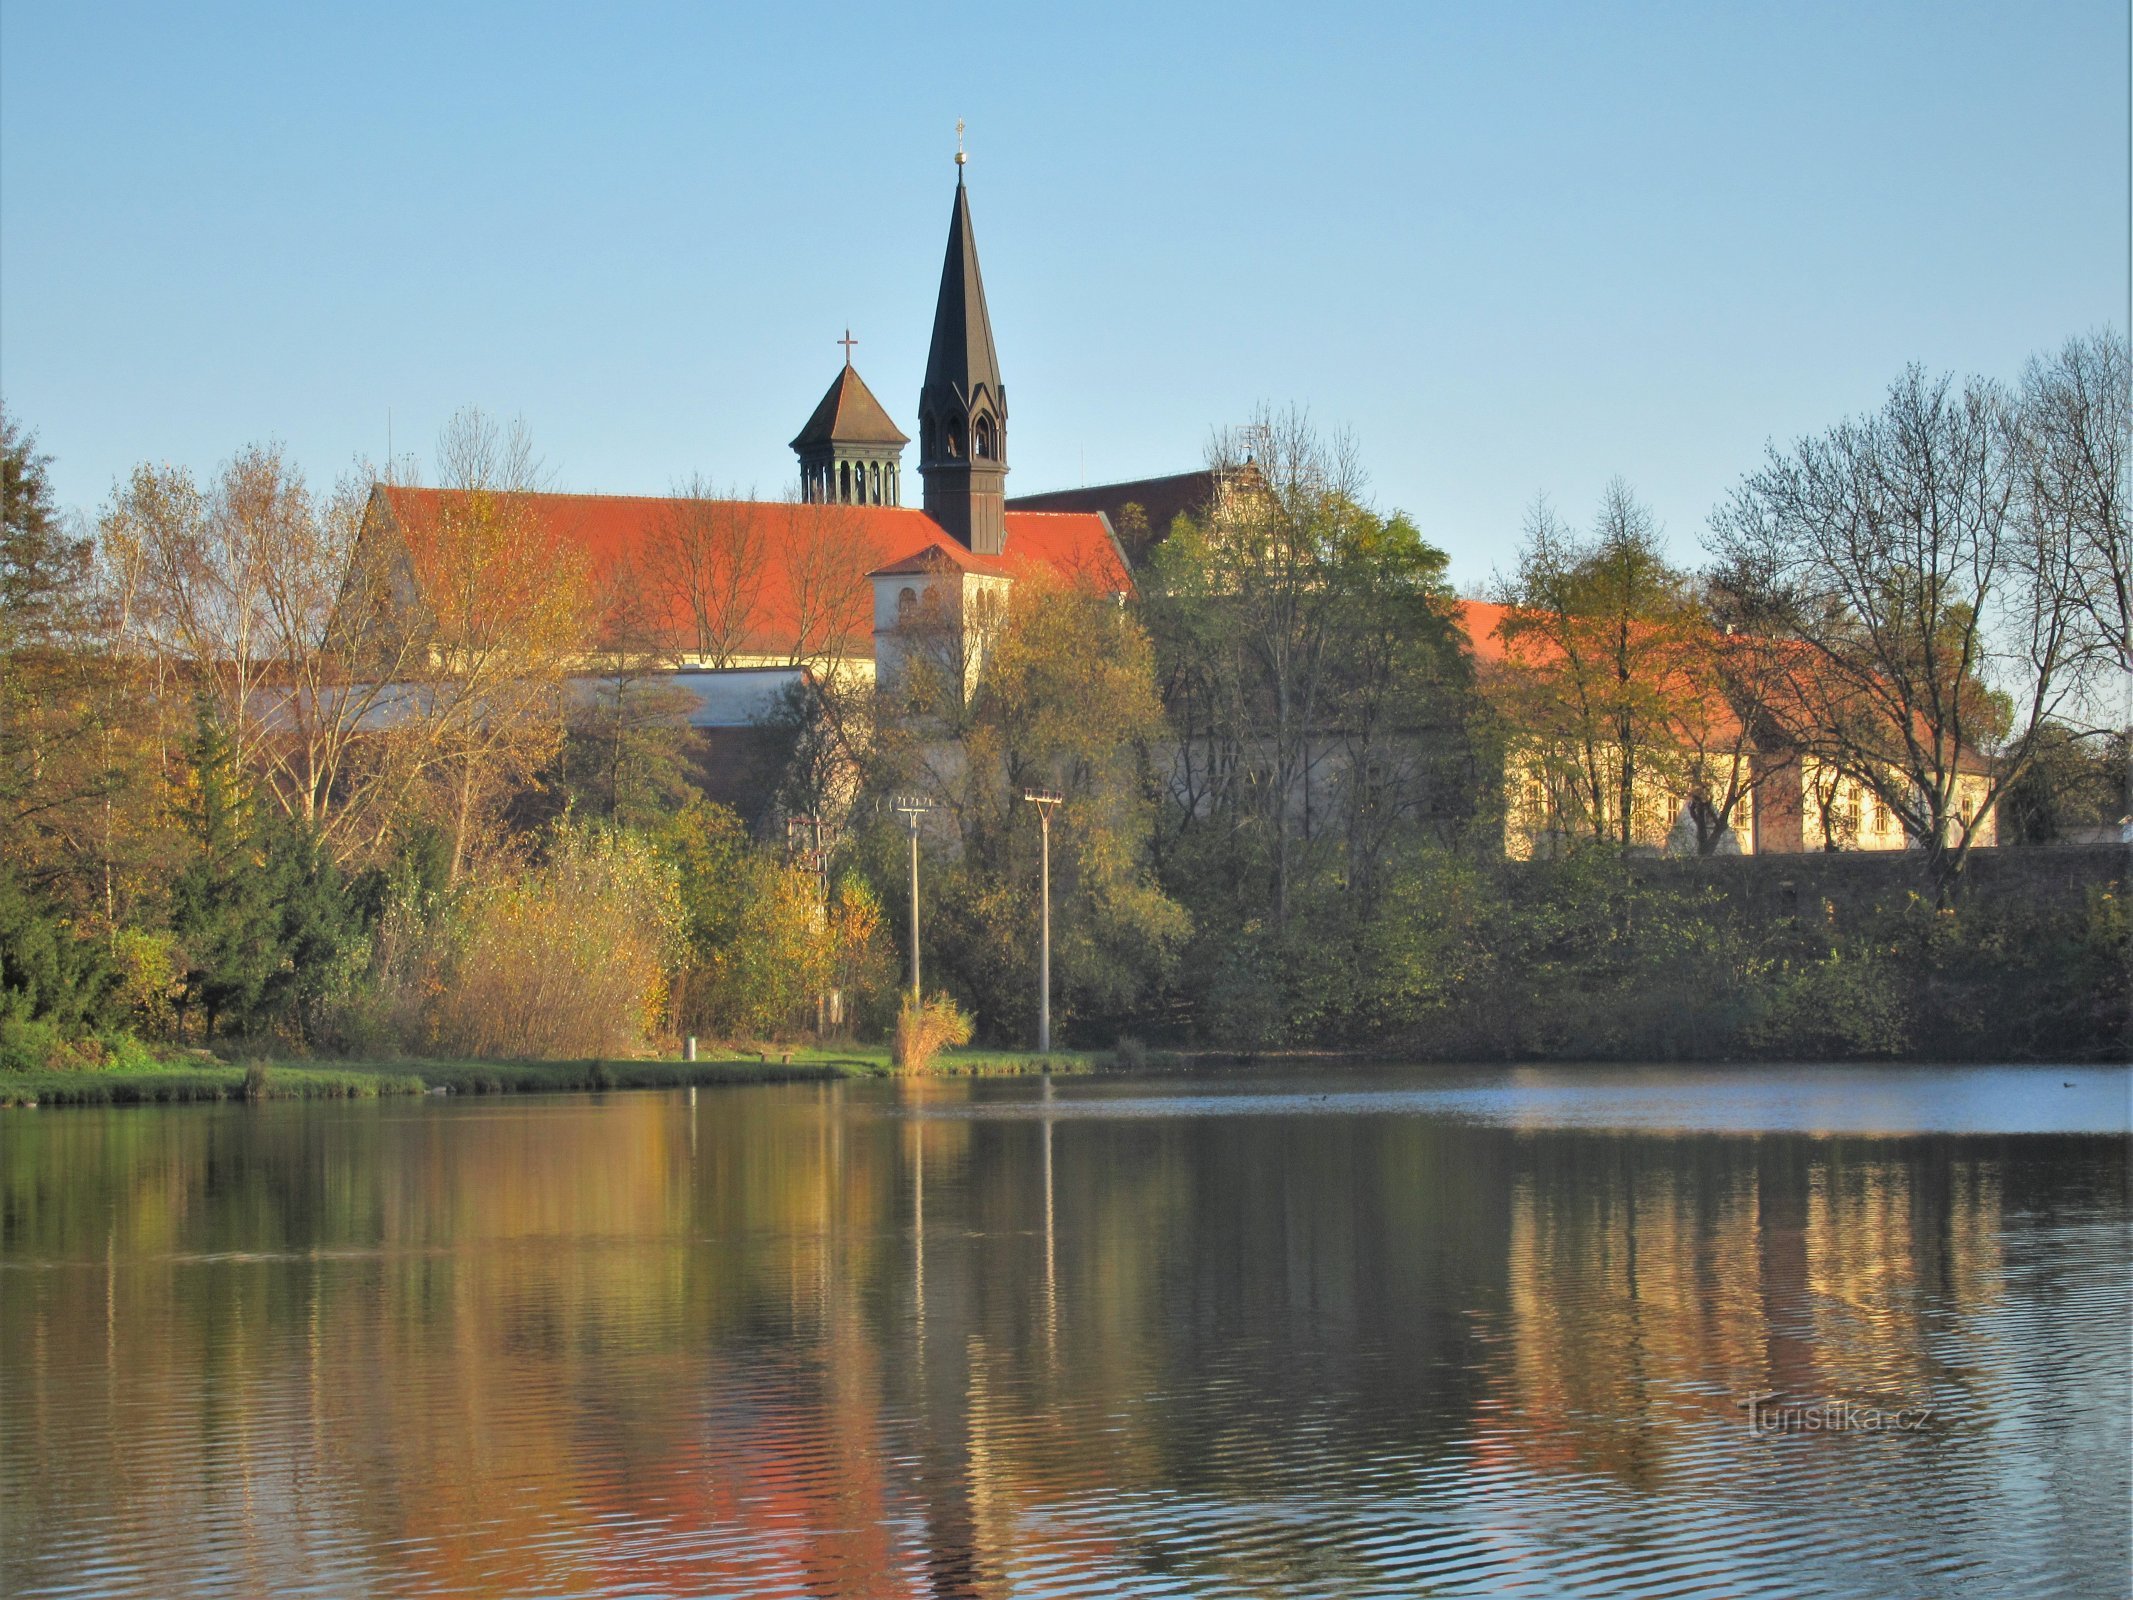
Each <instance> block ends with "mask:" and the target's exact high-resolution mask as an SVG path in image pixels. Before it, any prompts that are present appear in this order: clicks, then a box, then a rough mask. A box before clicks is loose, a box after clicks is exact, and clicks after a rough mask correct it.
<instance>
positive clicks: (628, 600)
mask: <svg viewBox="0 0 2133 1600" xmlns="http://www.w3.org/2000/svg"><path fill="white" fill-rule="evenodd" d="M648 598H649V597H648V595H647V593H646V590H645V588H644V586H643V585H642V584H640V583H639V582H638V581H637V578H636V575H635V573H634V572H632V571H631V570H630V569H629V568H628V567H624V568H622V569H620V570H618V571H617V572H616V573H614V574H613V575H612V576H611V577H610V579H609V580H608V582H607V583H606V584H605V585H604V586H603V589H602V599H601V602H600V604H599V608H598V609H599V611H600V613H601V615H602V616H603V617H604V618H605V621H604V622H603V624H602V625H601V629H600V634H601V643H602V645H603V648H602V649H601V650H600V651H599V652H598V666H599V670H598V671H597V672H585V671H580V672H579V673H577V674H576V675H575V676H574V678H573V681H572V682H571V683H570V685H569V687H568V691H567V696H568V698H567V704H566V709H565V715H564V737H563V747H562V759H561V772H560V778H561V782H560V787H561V788H562V790H563V791H564V793H565V795H566V796H567V797H568V800H569V803H570V804H571V805H572V806H574V807H575V808H576V809H577V810H578V811H579V812H581V813H582V814H584V815H587V816H593V817H601V818H605V819H607V820H609V821H613V822H619V823H621V824H622V825H624V826H626V827H642V826H648V825H649V824H651V823H652V822H653V821H655V820H656V819H657V818H658V817H660V816H662V815H664V814H665V813H666V812H668V811H670V810H672V809H673V808H674V806H675V805H677V804H678V803H680V801H681V800H682V798H683V797H684V796H685V795H686V794H687V793H688V790H689V775H690V771H691V768H692V766H693V764H694V762H695V760H696V758H697V757H698V756H699V755H700V753H701V749H702V744H703V741H702V738H701V736H700V735H698V734H697V732H696V730H695V729H694V728H692V727H691V726H690V724H689V713H690V711H691V710H692V709H693V708H694V706H695V704H696V701H695V697H694V696H692V695H691V694H690V693H689V692H688V690H686V689H684V688H681V687H680V686H679V685H677V684H676V683H675V682H674V681H673V679H672V677H671V676H670V674H669V672H668V670H667V666H666V661H665V659H664V658H663V653H662V652H661V650H660V648H659V637H658V630H657V628H656V626H655V624H654V622H653V620H652V618H651V617H650V615H649V614H648V610H649V607H648V604H647V601H648Z"/></svg>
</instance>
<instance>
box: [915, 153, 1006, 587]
mask: <svg viewBox="0 0 2133 1600" xmlns="http://www.w3.org/2000/svg"><path fill="white" fill-rule="evenodd" d="M955 159H956V170H955V210H954V211H953V213H952V214H951V215H950V217H949V219H948V256H947V259H946V260H945V261H944V262H943V263H942V264H941V292H940V297H939V299H938V300H937V301H936V302H935V303H934V308H933V343H932V346H931V347H930V348H929V349H928V351H927V353H926V381H925V384H924V385H923V386H922V387H921V388H920V390H919V392H918V472H919V476H920V477H921V478H923V479H924V480H925V485H926V496H925V506H926V515H927V516H929V517H931V518H933V520H934V521H935V522H938V523H939V524H940V525H941V526H942V527H943V528H945V529H947V530H948V532H949V533H951V534H953V535H954V536H955V538H956V539H957V540H958V541H959V542H960V543H961V544H962V545H963V546H964V547H965V548H967V549H970V550H974V551H976V552H977V553H978V554H980V555H989V556H996V555H999V554H1000V553H1001V552H1002V551H1004V550H1005V549H1006V548H1007V525H1006V520H1005V513H1006V494H1007V391H1006V390H1005V389H1004V388H1003V387H1001V384H1000V358H999V357H998V356H997V355H995V354H994V353H993V347H992V319H991V317H990V316H989V315H987V313H986V310H985V280H984V278H983V276H981V275H980V273H979V272H978V244H977V239H976V236H975V235H973V234H972V232H971V231H970V195H969V192H968V191H967V190H966V189H965V188H964V187H963V154H962V152H961V151H960V150H959V151H957V152H956V158H955Z"/></svg>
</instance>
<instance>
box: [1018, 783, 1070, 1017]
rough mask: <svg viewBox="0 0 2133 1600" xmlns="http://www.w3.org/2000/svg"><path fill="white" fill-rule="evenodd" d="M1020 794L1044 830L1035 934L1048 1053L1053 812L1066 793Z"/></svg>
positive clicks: (1031, 791)
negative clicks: (1035, 809) (1040, 908)
mask: <svg viewBox="0 0 2133 1600" xmlns="http://www.w3.org/2000/svg"><path fill="white" fill-rule="evenodd" d="M1022 798H1023V799H1025V800H1027V801H1028V802H1029V803H1030V804H1031V805H1033V806H1035V807H1036V808H1037V825H1038V826H1039V827H1040V828H1041V829H1042V830H1043V834H1044V843H1043V845H1042V847H1041V848H1042V852H1043V853H1042V855H1041V856H1040V857H1039V859H1040V860H1041V861H1042V863H1043V865H1042V866H1041V867H1040V868H1039V880H1038V881H1039V882H1040V883H1041V884H1042V885H1043V888H1042V891H1041V893H1042V900H1043V907H1044V909H1043V911H1042V913H1041V917H1042V921H1041V922H1040V923H1039V925H1038V927H1039V931H1038V934H1037V1049H1038V1052H1039V1053H1040V1054H1043V1055H1050V1054H1051V1050H1052V812H1053V811H1054V810H1055V809H1056V808H1057V807H1059V806H1060V805H1062V804H1063V803H1064V802H1065V800H1066V796H1065V795H1063V794H1061V793H1059V792H1058V791H1057V790H1056V789H1024V790H1023V791H1022Z"/></svg>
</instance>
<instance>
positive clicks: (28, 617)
mask: <svg viewBox="0 0 2133 1600" xmlns="http://www.w3.org/2000/svg"><path fill="white" fill-rule="evenodd" d="M49 466H50V458H49V457H48V456H45V455H43V454H41V453H40V452H39V451H38V449H37V446H36V440H35V438H34V437H32V436H30V435H28V434H25V433H23V432H21V431H20V429H19V428H18V426H17V424H16V422H15V419H14V418H12V417H10V416H8V415H6V413H5V412H4V411H0V857H4V858H5V859H6V860H8V861H10V862H12V863H13V864H14V866H15V868H16V869H17V870H19V871H22V872H24V873H25V874H27V875H28V876H29V877H30V878H31V879H32V880H33V881H34V882H35V883H36V884H38V885H39V886H40V887H41V888H42V889H43V890H45V891H47V892H49V893H52V894H54V895H56V896H58V897H59V899H60V900H61V901H62V902H72V903H73V904H74V905H75V907H76V908H77V909H79V910H82V911H87V910H88V909H89V907H90V906H91V904H93V900H92V897H91V896H90V895H89V894H88V893H85V892H83V891H85V890H87V889H88V888H89V885H88V884H87V883H85V882H84V881H83V879H84V878H85V877H86V876H88V874H87V873H85V872H84V868H85V867H86V866H87V865H88V860H89V858H92V857H93V856H94V854H95V852H94V849H93V841H94V839H95V837H96V833H97V826H96V825H97V822H98V821H99V819H100V816H101V817H102V819H103V820H106V821H108V820H109V819H108V806H109V803H110V801H111V799H112V797H113V795H114V793H115V791H116V790H117V789H118V788H119V787H120V778H119V773H118V763H117V761H116V759H115V758H116V756H117V753H118V751H117V743H118V741H117V740H115V739H114V738H113V734H114V733H115V726H116V722H117V720H118V719H119V718H120V717H122V716H124V715H125V714H126V713H127V712H128V711H129V710H130V711H131V712H132V720H134V721H138V720H139V718H140V712H141V701H140V699H139V697H138V696H130V695H129V694H128V693H127V692H126V690H127V689H128V688H129V687H131V686H130V685H126V684H125V683H124V682H123V679H124V676H125V674H126V666H125V663H124V661H123V660H122V658H120V657H119V656H118V655H117V654H116V653H115V652H113V651H111V650H109V649H100V648H98V645H99V643H100V642H106V641H100V640H99V639H98V638H97V637H96V635H97V633H98V627H97V624H98V622H99V620H100V618H99V608H98V606H97V603H96V602H97V593H96V582H95V578H96V570H95V567H94V565H93V562H92V559H91V549H90V546H89V543H88V541H86V540H83V539H79V538H76V537H74V536H73V535H71V534H70V533H69V532H68V531H67V529H66V526H65V524H64V522H63V521H62V519H61V516H60V513H59V510H58V508H57V507H56V506H55V505H54V503H53V500H52V489H51V481H50V478H49V476H48V473H47V468H48V467H49ZM145 787H146V786H145V785H144V786H143V788H144V789H145ZM140 799H141V801H142V807H141V809H143V810H150V809H152V807H149V806H148V805H147V804H146V801H147V796H146V794H145V793H144V794H142V795H141V796H140ZM70 891H71V892H70ZM113 898H115V895H114V896H113Z"/></svg>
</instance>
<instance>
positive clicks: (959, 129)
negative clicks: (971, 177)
mask: <svg viewBox="0 0 2133 1600" xmlns="http://www.w3.org/2000/svg"><path fill="white" fill-rule="evenodd" d="M969 159H970V157H968V156H967V155H965V154H964V153H963V119H962V118H961V117H957V118H956V119H955V164H956V165H957V166H959V167H960V166H961V165H962V164H963V163H964V162H966V161H968V160H969ZM956 176H957V177H961V176H962V174H961V173H957V174H956Z"/></svg>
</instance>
